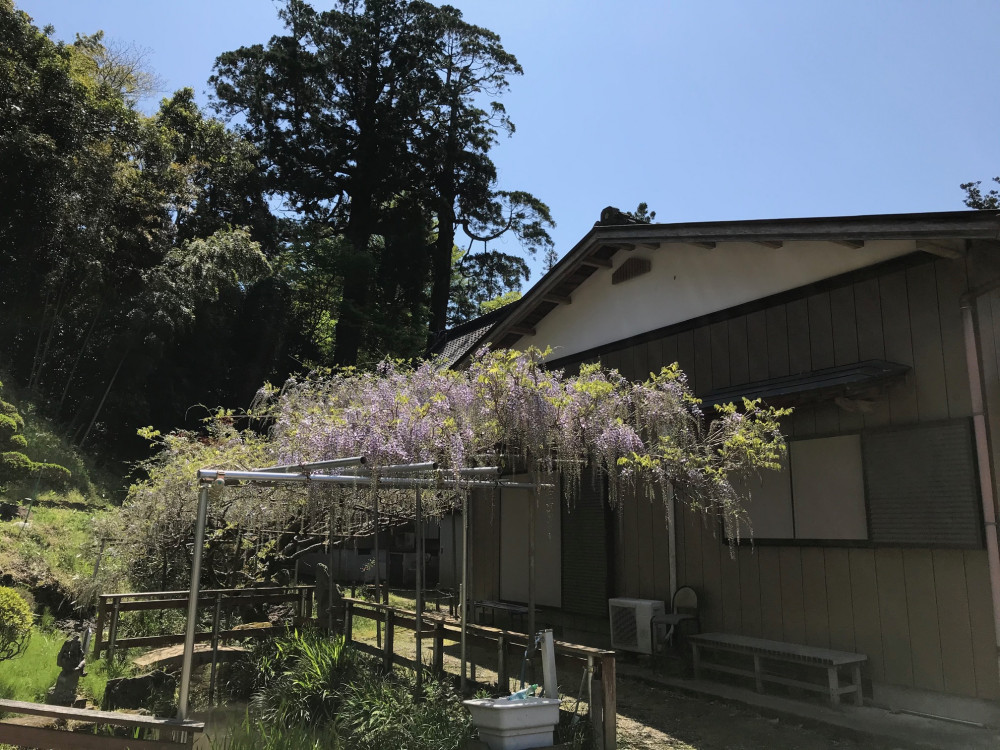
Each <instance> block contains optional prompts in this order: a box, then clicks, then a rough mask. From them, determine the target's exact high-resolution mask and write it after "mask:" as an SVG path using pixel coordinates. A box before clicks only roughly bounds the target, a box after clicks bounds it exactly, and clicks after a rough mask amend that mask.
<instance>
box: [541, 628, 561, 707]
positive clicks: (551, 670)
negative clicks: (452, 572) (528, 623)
mask: <svg viewBox="0 0 1000 750" xmlns="http://www.w3.org/2000/svg"><path fill="white" fill-rule="evenodd" d="M542 683H543V685H544V687H545V697H546V698H558V697H559V681H558V678H557V677H556V647H555V643H554V642H553V640H552V630H551V629H549V630H545V631H544V632H543V633H542Z"/></svg>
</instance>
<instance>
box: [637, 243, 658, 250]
mask: <svg viewBox="0 0 1000 750" xmlns="http://www.w3.org/2000/svg"><path fill="white" fill-rule="evenodd" d="M639 247H644V248H647V249H648V250H659V249H660V243H659V242H640V243H639Z"/></svg>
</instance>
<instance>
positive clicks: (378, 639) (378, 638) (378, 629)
mask: <svg viewBox="0 0 1000 750" xmlns="http://www.w3.org/2000/svg"><path fill="white" fill-rule="evenodd" d="M372 511H373V517H374V519H375V602H376V604H377V603H378V602H380V601H382V597H380V596H379V591H380V588H379V580H380V577H379V569H378V568H379V564H378V557H379V549H378V493H377V492H375V493H373V496H372ZM375 645H376V646H378V647H379V648H382V620H380V619H379V618H378V617H376V618H375Z"/></svg>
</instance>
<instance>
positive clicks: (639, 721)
mask: <svg viewBox="0 0 1000 750" xmlns="http://www.w3.org/2000/svg"><path fill="white" fill-rule="evenodd" d="M355 637H356V638H358V639H359V640H362V641H364V642H368V643H370V644H371V645H375V632H374V626H371V627H370V628H365V629H364V630H362V631H361V632H358V631H356V632H355ZM428 640H429V639H428ZM415 645H416V644H415V643H414V640H413V634H412V632H409V631H402V630H401V631H397V633H396V638H395V642H394V646H395V652H396V653H397V654H401V655H404V656H406V657H407V658H410V659H412V658H414V656H415V655H416V648H415ZM476 651H477V652H478V653H477V654H476V660H477V661H479V664H480V666H479V667H478V669H477V674H476V678H477V680H478V681H479V682H480V683H481V684H491V683H495V682H496V672H495V671H492V670H491V669H489V667H488V666H485V665H490V664H493V663H494V662H495V655H494V654H493V653H491V652H489V651H487V650H479V649H477V650H476ZM430 656H431V652H430V643H429V642H428V641H425V642H424V663H430ZM456 657H457V649H455V648H451V647H449V648H446V649H445V656H444V663H445V670H446V671H448V672H451V673H453V674H457V672H458V664H459V662H458V659H457V658H456ZM510 668H514V669H516V665H514V664H511V665H510ZM559 673H560V674H559V681H560V685H561V686H563V689H564V690H567V692H568V693H569V692H571V693H573V695H572V696H569V695H567V696H564V698H563V708H564V709H567V710H570V711H572V710H573V706H574V704H575V703H576V696H575V692H576V688H577V685H578V684H579V681H580V676H579V673H578V671H577V667H575V666H574V667H570V668H567V669H566V670H565V671H564V669H563V665H562V664H560V665H559ZM567 686H568V687H567ZM617 687H618V748H619V749H620V750H653V749H654V748H655V749H656V750H660V749H661V748H663V749H667V750H775V749H783V748H794V749H795V750H832V749H834V748H836V749H838V750H862V749H864V750H895V748H897V747H898V745H893V744H885V743H882V742H878V741H876V740H858V739H856V738H854V737H853V736H848V735H847V734H846V733H844V732H842V731H841V730H838V729H837V728H835V727H829V726H826V725H818V726H815V727H805V726H802V725H801V724H798V723H796V722H795V721H793V720H790V719H778V718H774V717H768V716H763V715H761V714H759V713H757V712H756V711H754V710H752V709H751V708H748V707H743V706H739V705H735V704H731V703H727V702H725V701H720V700H713V699H711V698H707V697H704V698H703V697H697V698H695V697H691V696H688V695H685V694H683V693H679V692H676V691H673V690H670V689H668V688H663V687H654V686H651V685H649V684H647V683H645V682H642V681H639V680H635V679H631V678H629V677H623V676H621V675H619V677H618V684H617ZM579 710H580V712H581V713H583V714H585V713H586V711H587V705H586V703H581V704H580V707H579Z"/></svg>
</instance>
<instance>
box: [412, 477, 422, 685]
mask: <svg viewBox="0 0 1000 750" xmlns="http://www.w3.org/2000/svg"><path fill="white" fill-rule="evenodd" d="M414 515H415V516H416V531H417V534H416V539H415V540H414V542H415V543H414V547H415V548H416V550H415V551H416V558H417V565H416V568H417V570H416V574H417V601H416V605H417V622H416V631H417V632H416V641H417V686H416V694H417V697H418V698H419V696H420V693H421V691H422V688H423V684H424V654H423V650H422V646H423V629H424V591H423V588H424V576H423V567H424V566H423V561H424V560H423V557H424V517H423V506H422V504H421V497H420V488H419V487H417V490H416V513H415V514H414Z"/></svg>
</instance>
